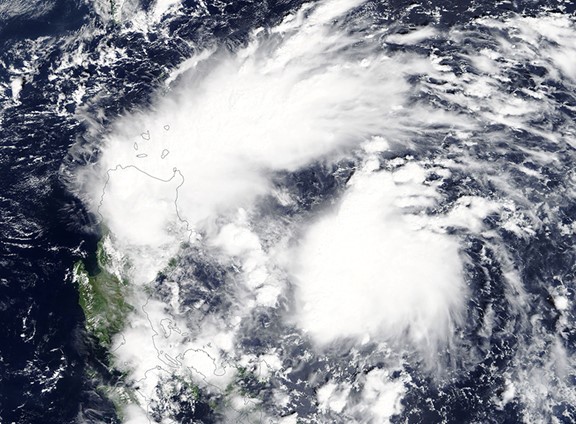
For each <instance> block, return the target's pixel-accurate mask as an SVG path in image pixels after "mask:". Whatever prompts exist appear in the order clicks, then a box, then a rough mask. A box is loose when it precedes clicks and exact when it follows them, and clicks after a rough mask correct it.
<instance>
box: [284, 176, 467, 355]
mask: <svg viewBox="0 0 576 424" xmlns="http://www.w3.org/2000/svg"><path fill="white" fill-rule="evenodd" d="M423 172H424V171H423V169H421V168H419V167H418V166H416V165H410V166H408V165H406V166H405V167H402V168H400V169H399V170H398V171H397V172H394V173H391V172H387V171H380V172H363V173H358V174H357V175H356V176H355V177H354V178H353V179H352V180H351V181H350V184H349V188H348V191H347V193H346V194H345V195H344V198H343V199H342V201H341V203H340V205H339V206H338V208H337V210H336V211H334V212H332V213H329V214H327V215H326V216H325V217H323V218H322V219H320V220H319V221H318V222H317V223H315V224H313V225H312V226H311V227H310V228H309V230H308V231H307V233H306V235H305V236H304V238H303V240H302V242H301V245H300V246H299V248H298V249H297V251H296V253H295V260H294V262H293V264H292V272H293V275H294V278H295V280H296V282H297V289H296V297H297V306H298V313H297V317H296V321H297V323H298V324H299V325H300V326H301V327H302V328H303V329H304V330H306V331H307V332H309V334H310V335H311V336H312V337H313V339H314V340H315V341H317V342H318V343H320V344H326V343H330V342H332V341H334V340H337V339H338V338H342V337H353V338H357V339H358V340H360V339H362V338H363V337H364V336H366V335H369V336H370V337H371V339H374V338H375V339H384V340H399V339H403V338H404V337H405V336H406V335H408V340H410V341H412V342H413V343H415V344H417V345H420V346H423V347H424V348H429V347H430V346H434V345H435V344H436V343H437V342H438V341H443V340H445V339H446V338H447V337H449V335H450V330H451V328H452V326H453V324H454V320H455V319H456V320H457V318H458V317H459V315H460V313H461V311H462V307H463V305H464V302H465V296H464V295H465V286H464V282H463V275H462V263H461V260H460V256H459V252H458V249H459V247H458V242H457V240H454V239H452V238H450V237H449V236H447V235H445V234H442V233H440V232H437V231H432V230H430V229H428V228H426V221H427V220H426V218H425V216H422V214H420V213H417V212H414V213H410V214H406V215H404V214H403V212H402V211H403V208H404V207H405V206H407V205H409V206H411V208H410V211H414V209H413V208H414V207H416V208H419V207H420V208H421V207H422V202H421V199H427V201H426V202H424V205H426V204H429V203H430V202H433V195H432V194H433V193H431V192H430V187H427V186H424V185H423V184H422V178H423ZM409 218H412V219H409Z"/></svg>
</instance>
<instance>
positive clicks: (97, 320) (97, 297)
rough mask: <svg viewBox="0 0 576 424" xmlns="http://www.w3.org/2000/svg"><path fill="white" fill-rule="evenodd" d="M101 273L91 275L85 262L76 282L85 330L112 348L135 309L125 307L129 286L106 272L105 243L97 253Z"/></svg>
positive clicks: (77, 270) (78, 267)
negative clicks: (126, 320)
mask: <svg viewBox="0 0 576 424" xmlns="http://www.w3.org/2000/svg"><path fill="white" fill-rule="evenodd" d="M96 259H97V262H98V269H97V270H96V271H95V272H94V273H93V274H90V273H89V272H88V271H87V270H86V266H85V265H84V262H82V261H78V262H76V264H75V265H74V281H75V282H76V284H78V292H79V296H80V300H79V303H80V306H81V307H82V309H83V310H84V315H85V316H86V328H87V330H88V331H89V332H90V333H91V334H93V335H94V336H95V337H96V338H97V339H98V341H99V343H100V344H101V345H102V346H103V347H105V348H108V347H110V343H111V341H112V336H113V335H114V334H115V333H117V332H118V331H120V330H121V329H122V328H123V327H124V322H125V319H126V316H127V315H128V313H129V312H130V311H131V310H132V307H131V306H130V305H129V304H128V303H126V301H125V295H126V291H127V288H128V287H127V284H126V282H124V281H120V280H119V279H118V277H116V276H115V275H113V274H111V273H110V272H108V271H107V270H106V265H107V264H108V262H109V258H108V255H107V254H106V251H105V249H104V246H103V242H102V241H101V242H100V243H98V249H97V252H96Z"/></svg>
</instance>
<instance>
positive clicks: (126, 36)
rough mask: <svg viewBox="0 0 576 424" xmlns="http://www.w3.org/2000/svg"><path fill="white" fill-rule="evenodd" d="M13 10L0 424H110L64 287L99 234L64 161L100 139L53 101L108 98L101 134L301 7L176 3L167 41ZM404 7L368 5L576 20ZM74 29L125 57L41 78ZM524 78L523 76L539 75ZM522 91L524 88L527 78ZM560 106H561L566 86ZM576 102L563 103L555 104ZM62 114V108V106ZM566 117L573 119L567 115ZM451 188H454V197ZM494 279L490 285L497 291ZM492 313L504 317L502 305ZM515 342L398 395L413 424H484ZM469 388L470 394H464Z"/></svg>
mask: <svg viewBox="0 0 576 424" xmlns="http://www.w3.org/2000/svg"><path fill="white" fill-rule="evenodd" d="M11 1H12V0H2V2H8V3H10V2H11ZM13 3H14V8H13V9H12V10H11V12H10V13H6V14H4V15H1V14H0V81H2V82H3V83H7V82H9V81H10V78H11V77H13V73H12V71H10V68H19V69H20V68H26V67H28V68H29V69H32V71H30V72H29V73H27V74H25V75H23V76H22V78H23V86H22V90H21V92H20V95H19V99H18V103H13V102H12V99H11V92H10V90H9V88H5V90H4V92H3V93H0V423H12V422H15V423H18V424H51V423H54V424H63V423H72V422H76V421H77V417H78V416H79V414H80V411H82V415H83V416H84V417H85V418H86V419H87V420H88V421H92V422H98V420H101V419H107V420H108V421H106V422H114V420H115V419H116V418H115V413H114V408H113V406H112V405H111V403H110V402H109V401H107V400H105V399H103V398H102V397H101V396H100V395H98V394H97V393H96V391H95V390H94V388H95V387H94V386H95V384H97V382H95V381H93V380H91V379H90V378H88V377H87V376H86V374H85V370H86V366H87V364H90V366H91V367H92V368H101V370H102V374H103V375H104V377H103V378H107V379H110V380H113V379H114V378H115V376H114V375H109V374H107V371H106V369H105V368H106V367H105V365H103V362H105V356H106V355H105V353H104V352H101V351H99V350H98V348H97V347H96V346H95V345H94V343H93V342H92V341H91V339H90V338H89V337H87V336H86V334H85V331H84V317H83V313H82V310H81V308H80V306H79V305H78V295H77V291H76V288H75V286H74V285H73V284H72V283H71V276H70V270H71V267H72V265H73V263H74V262H75V261H77V260H78V259H80V258H82V257H86V256H88V258H89V260H90V257H92V260H93V255H94V252H95V249H96V243H97V240H98V238H99V234H98V228H97V226H96V225H95V219H94V217H92V216H90V215H89V214H88V213H87V212H86V210H85V209H84V207H83V205H82V202H81V201H80V200H79V199H77V198H75V197H74V196H73V195H72V194H71V193H70V192H69V191H68V189H67V184H66V176H67V173H66V170H67V169H70V168H71V167H74V166H77V165H78V164H79V163H82V162H83V161H84V162H86V163H87V162H90V161H94V160H95V158H96V157H97V155H98V152H97V151H94V152H92V153H91V154H90V153H84V156H83V157H77V156H75V157H74V159H72V156H70V155H69V149H70V147H71V146H72V145H73V144H76V143H82V140H83V139H93V138H94V137H98V134H88V133H87V131H86V129H87V125H86V124H85V122H83V119H84V118H82V116H83V115H81V114H77V112H79V110H78V105H77V104H76V103H75V102H73V101H72V100H65V101H64V102H63V103H62V102H60V103H59V100H58V98H59V96H61V95H62V96H64V98H65V99H70V98H71V95H72V93H73V92H74V90H75V88H76V86H77V82H78V81H80V80H81V81H83V82H84V83H85V84H86V86H87V87H95V86H97V85H100V86H102V87H105V90H101V94H100V96H99V97H97V98H95V99H90V100H88V99H86V101H85V104H84V105H83V106H82V107H84V108H85V110H86V111H87V112H90V111H94V110H96V109H98V110H100V111H103V113H99V114H98V115H97V116H98V118H97V119H99V122H98V124H99V125H100V127H101V131H102V132H105V131H106V128H107V127H106V126H107V124H108V123H109V122H110V121H111V120H112V119H113V118H114V117H116V116H118V114H120V113H121V112H122V111H124V110H129V109H130V108H132V107H134V106H137V105H143V104H146V103H147V102H149V99H150V95H151V93H152V92H153V90H154V89H155V87H157V86H158V84H159V83H160V82H161V81H162V80H163V78H165V76H166V74H165V70H166V69H167V68H170V67H172V66H174V65H176V64H178V63H179V62H181V61H182V60H183V59H184V58H186V57H189V56H190V55H191V54H192V53H193V51H194V49H193V48H192V47H191V46H192V45H197V46H203V45H208V44H213V43H219V44H221V45H226V46H229V48H231V49H233V48H234V46H236V45H238V44H239V43H241V42H242V41H243V40H244V39H245V38H246V36H247V34H248V32H249V30H250V29H252V28H255V27H257V26H259V25H264V26H265V25H272V24H273V23H276V22H278V20H279V19H281V18H282V16H284V15H285V14H286V13H287V12H289V11H292V10H294V9H295V8H296V7H297V6H298V5H299V4H300V3H301V2H299V1H285V0H279V1H269V2H264V1H230V2H227V3H226V2H210V1H208V2H207V4H208V10H209V11H210V17H209V18H208V19H206V18H203V19H196V18H190V17H188V15H187V13H186V11H187V10H189V11H190V12H191V11H193V10H194V9H195V7H197V4H196V3H195V2H194V1H190V0H184V1H183V4H184V13H182V14H180V15H178V16H174V17H166V18H165V20H164V22H163V23H162V27H163V28H164V29H166V30H167V32H165V33H164V34H168V35H161V34H160V33H158V34H155V33H151V34H149V35H148V37H144V36H143V35H142V34H141V33H138V32H131V31H129V30H128V31H123V32H120V30H119V28H118V25H116V24H114V23H110V22H108V23H104V22H102V20H101V19H100V18H99V17H98V15H97V14H96V13H95V12H94V10H93V9H92V6H91V4H90V2H81V1H77V2H74V1H68V0H54V1H52V0H44V1H41V2H39V4H42V6H43V7H45V9H42V10H43V12H42V13H40V14H37V13H34V12H33V11H30V10H26V11H25V13H19V10H18V7H19V6H18V2H13ZM412 3H413V2H408V1H381V2H378V1H373V2H369V4H368V6H366V7H369V8H371V10H373V11H377V12H379V13H381V14H382V16H383V18H382V20H381V22H382V24H383V25H384V24H392V25H399V26H406V28H408V27H410V26H417V25H426V24H430V23H432V22H433V19H432V17H431V16H432V11H434V10H440V11H441V19H440V21H439V23H438V22H437V23H436V25H440V26H451V25H455V24H462V23H465V22H467V21H469V20H471V19H473V18H476V17H478V16H488V15H491V16H500V15H502V14H507V13H511V12H514V13H520V14H528V15H530V14H536V13H539V12H540V11H542V10H543V8H547V10H549V11H552V12H553V11H559V12H561V13H565V14H573V13H574V11H575V10H576V6H575V4H574V3H564V2H560V1H559V2H553V1H550V2H533V1H517V2H507V1H501V2H496V3H495V4H491V5H488V4H486V3H487V2H476V3H475V2H472V3H469V2H458V1H432V0H427V1H422V2H419V4H420V7H416V8H410V9H409V11H407V10H408V6H409V5H410V4H412ZM151 4H152V2H151V1H143V2H142V3H141V5H140V7H142V8H144V9H146V8H148V7H150V5H151ZM0 10H2V9H0ZM190 15H191V13H190ZM90 28H97V29H102V28H105V31H91V30H90ZM80 32H83V34H85V35H84V37H86V39H84V40H83V41H82V42H84V43H85V45H86V46H87V48H88V49H92V50H90V51H91V53H93V55H94V58H96V57H97V52H98V48H99V46H101V45H103V44H108V45H112V46H115V47H124V48H125V49H126V52H127V55H128V56H129V57H130V58H131V60H130V61H125V62H122V63H120V64H117V65H115V67H109V66H100V65H98V64H97V62H96V61H94V63H88V64H86V66H85V67H83V68H79V67H76V68H74V67H71V68H70V70H69V72H68V75H67V78H62V79H55V80H54V79H51V78H49V76H50V75H51V70H53V69H55V68H56V67H57V66H58V65H59V64H60V63H61V62H62V60H63V57H64V56H65V54H66V49H71V48H73V47H75V46H76V45H77V43H79V42H80V41H79V39H78V37H77V34H79V33H80ZM86 40H87V41H86ZM525 72H526V73H528V74H531V73H534V72H537V69H532V70H530V69H526V70H525ZM518 84H522V80H521V79H519V82H518ZM5 87H8V85H6V86H5ZM557 95H558V96H562V90H561V87H560V88H559V90H558V94H557ZM571 99H573V97H570V96H567V97H566V98H565V99H564V100H563V99H562V98H559V100H558V103H563V102H566V101H568V102H570V101H571ZM57 104H59V105H60V106H59V107H56V105H57ZM569 113H571V114H572V116H573V112H569ZM92 127H93V124H92ZM510 154H513V152H511V153H510ZM510 159H511V160H512V161H513V160H514V158H513V157H511V158H510ZM569 166H570V164H569V163H565V164H561V166H559V167H558V169H559V170H560V171H558V170H554V169H550V170H549V172H550V178H549V184H550V185H551V186H550V187H548V189H551V190H553V189H554V187H553V185H554V184H561V183H562V178H563V175H561V172H562V171H561V170H562V169H565V168H566V167H569ZM328 174H329V173H328ZM290 178H292V182H291V184H293V185H294V186H295V187H298V189H299V190H301V191H302V193H301V198H302V199H303V207H309V206H310V205H311V204H312V203H313V202H314V198H315V197H317V196H319V195H322V194H326V193H329V192H330V191H331V190H333V187H334V185H335V184H336V183H334V181H332V179H333V177H331V176H330V175H324V176H323V175H322V173H321V172H314V170H313V169H312V170H308V171H305V172H302V173H301V174H297V175H293V176H291V177H290ZM458 187H460V184H458V182H457V181H455V182H454V187H453V190H454V191H457V190H458ZM445 189H446V190H447V191H449V190H450V187H446V188H445ZM560 207H561V212H560V213H559V214H558V216H559V217H560V219H563V220H565V221H566V222H567V223H569V222H574V220H575V219H576V205H575V204H574V202H573V201H568V200H567V201H566V203H565V204H564V205H560ZM470 242H471V246H472V247H471V249H470V250H471V252H473V251H474V249H476V250H477V254H478V255H479V257H480V255H481V250H482V246H481V245H480V243H479V242H478V241H475V240H471V241H470ZM570 242H571V239H570V238H566V237H562V236H561V235H559V234H554V233H548V234H542V235H540V236H539V237H537V238H536V239H535V240H533V241H532V242H531V243H530V244H529V245H522V244H521V243H520V242H518V240H517V239H515V238H512V237H511V238H510V243H511V249H512V250H513V251H516V252H518V255H519V257H522V258H524V259H525V260H527V263H526V266H525V267H524V268H523V273H524V274H525V276H526V277H527V280H533V281H539V280H540V279H543V278H546V277H547V276H549V275H560V274H563V277H564V278H569V277H570V276H572V278H574V277H575V276H574V264H573V259H574V257H573V255H572V254H569V253H565V252H568V250H569V243H570ZM474 243H477V244H474ZM476 272H477V279H476V280H475V284H477V290H478V293H480V294H479V296H478V302H480V303H481V302H482V301H485V302H488V299H492V300H493V299H498V298H499V296H498V290H499V287H498V285H494V286H493V287H486V286H483V284H484V282H485V277H483V275H482V270H481V269H480V268H479V269H478V270H477V271H476ZM493 272H494V273H495V274H498V273H499V272H500V271H498V270H494V271H493ZM500 278H501V277H500V276H498V275H494V276H493V278H492V279H491V281H495V282H497V281H499V279H500ZM529 289H530V290H532V291H533V292H534V293H538V292H539V291H540V290H542V289H541V287H540V286H539V285H538V284H536V283H535V284H534V286H533V287H530V288H529ZM542 299H543V300H542V302H544V303H545V302H546V301H547V300H546V295H545V294H544V292H542ZM495 304H496V306H497V307H498V302H496V303H495ZM499 307H500V308H501V310H500V311H499V312H500V314H499V317H500V318H499V319H501V320H506V319H507V318H508V317H507V315H506V313H507V310H506V305H505V304H501V305H500V306H499ZM534 307H535V308H537V307H538V305H535V306H534ZM481 309H482V308H480V310H481ZM542 310H549V308H548V309H547V308H543V309H542ZM556 319H557V317H555V316H553V314H552V313H551V316H549V317H545V320H544V321H543V322H544V323H545V325H549V326H551V328H552V327H553V326H554V323H555V320H556ZM494 337H496V338H498V337H499V336H498V335H494ZM568 340H571V341H572V342H575V343H576V333H574V332H572V333H571V334H570V335H569V339H568ZM514 343H515V342H514V339H513V338H507V337H505V336H501V337H499V338H498V340H495V341H494V343H493V344H492V346H491V348H490V349H491V350H490V352H483V353H484V354H485V355H486V356H487V358H488V359H487V360H486V361H485V363H483V364H482V367H479V368H478V369H477V370H475V371H474V372H473V373H471V374H470V375H469V378H467V379H465V380H463V381H460V382H458V384H456V385H455V386H454V387H453V388H452V389H451V390H450V391H449V393H446V392H443V393H438V392H435V389H434V388H430V387H429V386H427V385H426V384H425V382H422V384H420V385H419V384H416V383H415V385H414V386H415V387H421V388H422V389H415V390H414V391H413V392H412V393H410V394H409V395H408V396H407V398H406V402H408V403H409V404H410V405H412V411H411V412H410V413H409V414H408V415H407V417H406V419H407V422H440V417H441V416H446V411H448V415H449V416H450V417H452V420H451V422H455V423H463V422H469V421H470V420H471V418H472V417H476V418H477V417H484V418H486V419H488V418H487V416H486V415H484V414H483V413H480V412H479V411H480V410H481V409H482V405H481V401H479V399H480V400H481V399H482V398H483V397H486V396H490V391H491V390H492V388H493V387H494V381H495V380H497V379H499V378H500V377H499V376H498V375H490V374H489V373H488V370H489V366H490V365H491V362H494V363H495V366H496V367H498V366H500V364H501V363H505V362H506V361H507V357H508V356H509V355H510V354H511V353H510V352H512V351H513V350H514ZM466 391H468V392H470V393H471V392H472V391H473V392H474V394H473V395H472V394H471V395H470V396H468V397H467V396H464V395H461V393H465V392H466ZM430 396H433V397H435V398H436V399H438V401H437V402H438V404H437V405H436V407H438V408H444V409H443V412H442V414H440V413H439V412H438V411H436V412H435V411H433V410H431V408H430V405H429V403H427V401H426V399H427V398H429V397H430ZM518 408H519V406H518V405H517V404H514V403H510V404H509V405H508V406H507V407H506V409H505V410H503V411H499V412H498V413H497V414H496V415H493V416H492V421H491V422H517V421H518V420H519V415H518ZM558 408H559V412H562V411H567V417H568V418H567V420H570V419H572V418H571V417H573V415H570V414H573V413H574V405H558ZM560 415H561V414H560ZM566 422H570V421H566Z"/></svg>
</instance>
